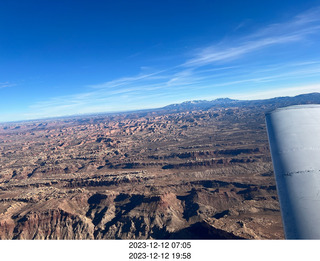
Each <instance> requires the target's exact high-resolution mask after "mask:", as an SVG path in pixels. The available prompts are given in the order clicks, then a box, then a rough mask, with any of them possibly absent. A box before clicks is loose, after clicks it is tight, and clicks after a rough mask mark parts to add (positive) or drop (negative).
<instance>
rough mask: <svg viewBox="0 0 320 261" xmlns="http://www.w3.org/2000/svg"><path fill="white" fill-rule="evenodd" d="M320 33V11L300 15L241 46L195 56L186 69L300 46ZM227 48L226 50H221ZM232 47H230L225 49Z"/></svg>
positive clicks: (217, 48)
mask: <svg viewBox="0 0 320 261" xmlns="http://www.w3.org/2000/svg"><path fill="white" fill-rule="evenodd" d="M319 29H320V8H316V10H312V11H307V12H305V13H303V14H301V15H298V16H296V17H295V19H293V20H292V21H290V22H287V23H282V24H273V25H270V26H268V27H267V28H265V29H262V30H260V31H259V32H256V33H254V34H252V35H249V36H247V37H244V38H243V39H240V41H239V42H240V43H239V44H237V45H234V46H228V44H226V43H225V42H221V43H219V44H217V45H212V46H209V47H206V48H203V49H202V50H200V51H198V52H197V53H196V54H195V57H194V58H191V59H189V60H188V61H186V62H185V63H184V64H183V66H186V67H200V66H204V65H207V64H211V63H215V62H223V61H230V60H234V59H238V58H240V57H243V56H244V55H245V54H248V53H251V52H253V51H256V50H259V49H263V48H267V47H270V46H274V45H282V44H286V43H293V42H298V41H301V40H303V39H305V38H306V37H307V36H308V35H311V34H315V33H318V32H319ZM221 46H223V47H221ZM225 46H228V47H225Z"/></svg>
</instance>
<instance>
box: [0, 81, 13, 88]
mask: <svg viewBox="0 0 320 261" xmlns="http://www.w3.org/2000/svg"><path fill="white" fill-rule="evenodd" d="M13 86H16V84H14V83H10V82H0V89H3V88H9V87H13Z"/></svg>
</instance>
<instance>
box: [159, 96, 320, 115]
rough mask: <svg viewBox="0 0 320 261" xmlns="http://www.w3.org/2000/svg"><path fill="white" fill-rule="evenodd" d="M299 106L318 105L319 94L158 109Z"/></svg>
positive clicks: (191, 103) (223, 100)
mask: <svg viewBox="0 0 320 261" xmlns="http://www.w3.org/2000/svg"><path fill="white" fill-rule="evenodd" d="M299 104H320V93H309V94H301V95H297V96H294V97H289V96H286V97H277V98H272V99H265V100H233V99H229V98H219V99H216V100H212V101H206V100H195V101H186V102H182V103H179V104H171V105H168V106H165V107H162V108H160V109H159V110H165V111H177V112H178V111H189V110H208V109H210V108H216V107H222V108H228V107H243V106H266V107H268V108H269V109H273V108H279V107H286V106H290V105H299Z"/></svg>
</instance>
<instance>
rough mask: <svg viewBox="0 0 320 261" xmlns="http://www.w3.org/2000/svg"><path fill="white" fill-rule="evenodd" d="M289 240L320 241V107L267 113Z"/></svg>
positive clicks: (270, 143) (299, 107)
mask: <svg viewBox="0 0 320 261" xmlns="http://www.w3.org/2000/svg"><path fill="white" fill-rule="evenodd" d="M266 123H267V131H268V138H269V145H270V149H271V157H272V162H273V167H274V172H275V177H276V184H277V191H278V196H279V200H280V208H281V215H282V221H283V225H284V232H285V237H286V238H287V239H320V105H297V106H289V107H285V108H280V109H276V110H274V111H272V112H269V113H267V114H266Z"/></svg>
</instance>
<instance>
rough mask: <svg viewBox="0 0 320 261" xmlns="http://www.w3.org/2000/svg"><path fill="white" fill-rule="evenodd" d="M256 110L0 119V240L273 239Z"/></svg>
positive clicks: (276, 227) (273, 201)
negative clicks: (21, 120) (1, 121)
mask: <svg viewBox="0 0 320 261" xmlns="http://www.w3.org/2000/svg"><path fill="white" fill-rule="evenodd" d="M267 109H268V106H265V107H263V106H260V105H259V106H250V107H246V106H241V107H237V106H235V105H233V107H231V108H226V107H223V108H219V107H215V108H209V109H205V110H204V109H201V110H197V109H194V110H192V111H180V110H179V111H157V112H144V113H140V114H139V113H131V114H119V115H111V116H101V115H100V116H95V117H90V118H89V117H88V118H74V119H72V118H70V119H60V120H46V121H34V122H27V123H16V124H6V125H3V124H2V125H0V166H1V167H0V238H1V239H115V238H121V239H151V238H156V239H165V238H219V239H221V238H226V239H229V238H233V239H235V238H251V239H253V238H254V239H264V238H283V232H282V226H281V217H280V211H279V203H278V199H277V193H276V188H275V181H274V177H273V172H272V165H271V158H270V154H269V150H268V141H267V135H266V131H265V123H264V111H265V110H267Z"/></svg>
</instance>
